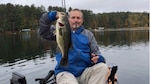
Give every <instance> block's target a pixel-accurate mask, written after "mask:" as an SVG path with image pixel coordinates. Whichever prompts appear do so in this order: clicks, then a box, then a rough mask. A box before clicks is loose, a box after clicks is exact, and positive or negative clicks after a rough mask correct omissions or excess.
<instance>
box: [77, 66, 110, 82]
mask: <svg viewBox="0 0 150 84" xmlns="http://www.w3.org/2000/svg"><path fill="white" fill-rule="evenodd" d="M108 73H109V71H108V66H107V65H106V64H104V63H98V64H96V65H94V66H92V67H89V68H87V69H85V71H84V72H83V73H82V75H81V76H80V77H78V80H79V83H80V84H105V83H106V80H107V77H108Z"/></svg>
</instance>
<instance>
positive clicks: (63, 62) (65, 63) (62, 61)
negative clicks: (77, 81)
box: [60, 58, 68, 66]
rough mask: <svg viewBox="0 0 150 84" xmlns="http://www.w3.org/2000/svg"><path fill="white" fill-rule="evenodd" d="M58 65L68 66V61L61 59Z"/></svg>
mask: <svg viewBox="0 0 150 84" xmlns="http://www.w3.org/2000/svg"><path fill="white" fill-rule="evenodd" d="M60 65H62V66H67V65H68V59H65V58H62V59H61V61H60Z"/></svg>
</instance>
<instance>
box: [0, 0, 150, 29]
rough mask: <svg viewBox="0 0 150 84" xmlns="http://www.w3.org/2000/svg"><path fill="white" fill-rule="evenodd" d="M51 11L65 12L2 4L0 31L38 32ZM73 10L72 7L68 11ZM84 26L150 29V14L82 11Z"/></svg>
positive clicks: (0, 5) (51, 7)
mask: <svg viewBox="0 0 150 84" xmlns="http://www.w3.org/2000/svg"><path fill="white" fill-rule="evenodd" d="M51 10H57V11H65V9H64V8H62V7H57V6H49V7H48V10H47V11H46V10H45V7H44V6H40V7H35V6H34V4H33V5H31V6H28V5H25V6H23V5H14V4H11V3H7V4H0V31H2V30H3V31H20V30H21V29H31V30H36V29H37V28H38V26H39V19H40V17H41V15H42V14H43V13H44V12H48V11H51ZM70 10H72V8H71V7H70V8H69V10H68V11H70ZM82 12H83V14H84V26H85V27H86V28H88V29H95V28H98V27H104V28H105V29H107V28H113V29H116V28H132V27H149V13H147V12H110V13H97V14H95V13H93V12H92V11H91V10H82Z"/></svg>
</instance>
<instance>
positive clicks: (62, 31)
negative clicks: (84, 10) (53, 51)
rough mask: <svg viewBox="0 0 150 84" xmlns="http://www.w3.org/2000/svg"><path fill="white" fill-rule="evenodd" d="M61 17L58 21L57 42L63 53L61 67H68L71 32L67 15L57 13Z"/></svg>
mask: <svg viewBox="0 0 150 84" xmlns="http://www.w3.org/2000/svg"><path fill="white" fill-rule="evenodd" d="M57 16H58V17H59V18H58V19H57V21H56V42H57V45H58V47H59V48H60V51H61V53H62V59H61V62H60V65H62V66H67V64H68V50H69V48H70V46H71V30H70V25H69V21H68V18H67V14H66V13H64V12H57Z"/></svg>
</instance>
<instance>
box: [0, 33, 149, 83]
mask: <svg viewBox="0 0 150 84" xmlns="http://www.w3.org/2000/svg"><path fill="white" fill-rule="evenodd" d="M93 33H94V35H95V37H96V40H97V41H98V44H99V47H100V50H101V52H102V54H103V55H104V56H105V57H106V59H107V62H108V63H116V64H117V65H118V66H119V70H118V76H119V80H120V84H135V83H136V84H148V72H149V71H148V61H149V60H148V57H149V54H148V49H149V47H148V46H149V31H137V30H136V31H99V32H93ZM0 38H1V41H0V71H1V72H0V75H5V76H3V77H1V78H0V81H1V82H2V84H8V83H9V79H10V78H11V73H12V72H13V71H18V72H20V73H22V74H24V75H25V76H26V77H27V80H28V81H27V82H28V84H38V83H37V82H35V81H34V79H35V77H43V76H45V75H46V74H47V73H48V71H49V70H50V69H53V68H54V65H55V64H56V61H55V57H54V56H55V55H54V53H55V50H56V42H54V41H47V40H44V39H41V38H40V37H39V36H38V34H37V33H35V32H22V33H18V34H16V35H8V34H0ZM129 67H131V68H129ZM137 73H138V74H137ZM143 77H145V78H143ZM137 79H138V80H137Z"/></svg>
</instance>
